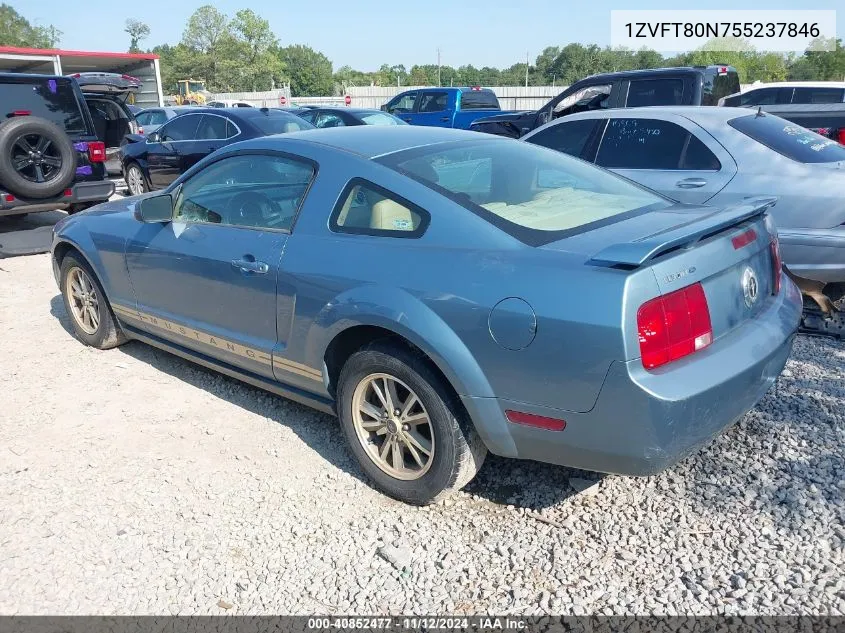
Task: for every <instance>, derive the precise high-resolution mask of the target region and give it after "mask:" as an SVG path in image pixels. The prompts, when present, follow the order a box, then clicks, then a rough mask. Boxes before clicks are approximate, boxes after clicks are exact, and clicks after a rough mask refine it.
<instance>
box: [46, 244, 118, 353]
mask: <svg viewBox="0 0 845 633" xmlns="http://www.w3.org/2000/svg"><path fill="white" fill-rule="evenodd" d="M59 279H60V280H61V289H62V298H63V299H64V304H65V310H67V313H68V316H70V322H71V325H72V326H73V331H74V332H75V333H76V336H77V338H79V340H81V341H82V342H83V343H85V344H86V345H90V346H91V347H96V348H97V349H109V348H111V347H116V346H117V345H120V344H121V343H123V342H125V341H126V337H125V336H124V334H123V332H121V330H120V326H118V325H117V322H116V321H115V318H114V314H113V313H112V310H111V307H110V306H109V304H108V301H107V300H106V295H105V293H104V292H103V288H102V286H100V282H99V281H97V277H96V275H94V273H93V272H92V270H91V268H90V267H89V266H88V264H87V263H85V262H83V261H82V260H81V258H79V257H78V256H76V255H74V254H72V253H70V254H68V255H66V256H65V258H64V259H63V260H62V267H61V274H60V277H59Z"/></svg>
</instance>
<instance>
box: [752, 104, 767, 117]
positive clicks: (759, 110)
mask: <svg viewBox="0 0 845 633" xmlns="http://www.w3.org/2000/svg"><path fill="white" fill-rule="evenodd" d="M758 116H765V115H764V114H763V106H757V114H756V115H754V118H755V119H756V118H757V117H758Z"/></svg>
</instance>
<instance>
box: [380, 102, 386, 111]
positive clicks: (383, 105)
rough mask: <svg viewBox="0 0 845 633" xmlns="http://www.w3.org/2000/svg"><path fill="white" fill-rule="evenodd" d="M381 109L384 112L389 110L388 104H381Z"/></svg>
mask: <svg viewBox="0 0 845 633" xmlns="http://www.w3.org/2000/svg"><path fill="white" fill-rule="evenodd" d="M381 111H382V112H387V104H386V103H383V104H382V106H381Z"/></svg>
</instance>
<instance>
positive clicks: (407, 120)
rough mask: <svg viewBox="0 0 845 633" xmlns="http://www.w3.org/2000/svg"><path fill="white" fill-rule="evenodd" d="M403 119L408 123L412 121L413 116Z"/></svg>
mask: <svg viewBox="0 0 845 633" xmlns="http://www.w3.org/2000/svg"><path fill="white" fill-rule="evenodd" d="M402 120H403V121H406V122H407V123H410V122H411V117H404V118H403V119H402Z"/></svg>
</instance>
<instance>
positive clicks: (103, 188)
mask: <svg viewBox="0 0 845 633" xmlns="http://www.w3.org/2000/svg"><path fill="white" fill-rule="evenodd" d="M105 160H106V148H105V145H104V143H103V142H102V141H101V140H99V138H98V137H97V134H96V131H95V129H94V123H93V121H92V119H91V113H90V112H89V110H88V106H87V105H86V103H85V99H84V97H83V95H82V92H81V91H80V89H79V85H78V84H77V83H76V80H74V79H72V78H68V77H60V76H52V75H23V74H7V73H0V217H3V216H14V217H20V216H23V215H26V214H27V213H32V212H36V211H52V210H54V209H65V210H67V211H68V213H74V212H76V211H80V210H82V209H84V208H86V207H89V206H91V205H93V204H97V203H99V202H103V201H105V200H108V199H109V197H110V196H111V195H112V194H113V193H114V183H113V182H111V181H110V180H108V179H107V177H106V170H105V166H104V164H105Z"/></svg>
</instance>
